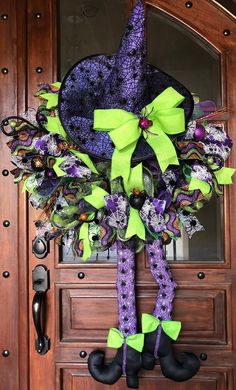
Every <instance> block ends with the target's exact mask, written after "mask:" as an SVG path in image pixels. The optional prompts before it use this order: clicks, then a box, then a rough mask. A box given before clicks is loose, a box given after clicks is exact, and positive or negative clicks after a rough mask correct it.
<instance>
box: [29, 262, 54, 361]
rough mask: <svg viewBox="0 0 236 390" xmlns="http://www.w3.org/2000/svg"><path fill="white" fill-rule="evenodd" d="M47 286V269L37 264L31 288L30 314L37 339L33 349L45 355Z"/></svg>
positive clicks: (47, 340) (47, 344)
mask: <svg viewBox="0 0 236 390" xmlns="http://www.w3.org/2000/svg"><path fill="white" fill-rule="evenodd" d="M48 288H49V278H48V270H47V268H46V267H45V266H43V265H38V266H37V267H35V269H34V271H33V289H34V290H35V295H34V298H33V302H32V314H33V321H34V326H35V330H36V332H37V339H36V341H35V349H36V351H37V352H38V353H39V354H40V355H45V354H46V353H47V352H48V351H49V348H50V339H49V338H48V336H47V335H45V334H44V332H45V303H46V293H47V290H48Z"/></svg>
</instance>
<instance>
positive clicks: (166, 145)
mask: <svg viewBox="0 0 236 390" xmlns="http://www.w3.org/2000/svg"><path fill="white" fill-rule="evenodd" d="M150 131H152V128H151V129H150ZM147 142H148V143H149V145H150V146H151V148H152V149H153V150H154V152H155V155H156V158H157V161H158V163H159V165H160V168H161V170H162V172H165V170H166V169H167V168H168V166H169V165H179V160H178V157H177V154H176V150H175V147H174V145H173V143H172V142H171V140H170V138H169V137H168V135H166V134H165V133H164V132H163V131H162V130H157V129H156V130H155V135H154V134H151V133H148V137H147Z"/></svg>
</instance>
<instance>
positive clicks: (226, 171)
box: [214, 168, 236, 185]
mask: <svg viewBox="0 0 236 390" xmlns="http://www.w3.org/2000/svg"><path fill="white" fill-rule="evenodd" d="M235 171H236V169H235V168H221V169H220V170H219V171H215V172H214V174H215V177H216V180H217V181H218V183H219V184H220V185H224V184H232V183H233V181H232V176H233V174H234V173H235Z"/></svg>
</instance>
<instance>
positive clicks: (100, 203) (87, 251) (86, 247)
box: [79, 185, 109, 261]
mask: <svg viewBox="0 0 236 390" xmlns="http://www.w3.org/2000/svg"><path fill="white" fill-rule="evenodd" d="M107 195H109V194H108V192H106V191H105V190H103V189H102V188H101V187H98V186H96V185H92V193H91V194H90V195H86V196H84V197H83V198H84V200H86V202H88V203H89V204H91V205H92V206H93V207H95V209H97V210H98V209H101V208H102V207H104V206H105V201H104V197H105V196H107ZM79 240H82V241H83V256H82V260H84V261H85V260H88V259H89V258H90V256H91V254H92V250H91V245H90V241H89V224H88V223H83V224H82V225H81V227H80V231H79Z"/></svg>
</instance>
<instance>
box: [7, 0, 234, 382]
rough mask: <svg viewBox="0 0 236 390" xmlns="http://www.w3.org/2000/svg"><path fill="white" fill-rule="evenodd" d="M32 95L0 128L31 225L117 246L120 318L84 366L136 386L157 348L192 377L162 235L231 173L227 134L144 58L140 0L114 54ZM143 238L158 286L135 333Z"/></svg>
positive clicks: (195, 365) (191, 214)
mask: <svg viewBox="0 0 236 390" xmlns="http://www.w3.org/2000/svg"><path fill="white" fill-rule="evenodd" d="M36 96H37V97H38V98H39V101H40V104H39V108H38V111H37V113H36V118H35V122H34V123H30V122H29V121H28V120H26V119H24V118H21V117H17V116H12V117H8V118H6V119H5V120H4V121H3V122H2V124H1V128H2V131H3V132H4V133H5V134H6V135H7V136H9V137H10V140H9V142H8V146H9V147H10V149H11V156H12V157H11V159H12V162H13V164H14V165H15V169H14V170H13V171H12V173H13V175H14V181H15V183H18V182H20V181H21V180H23V181H24V190H27V191H28V192H29V193H30V197H29V199H30V202H31V204H32V206H33V207H35V208H36V209H42V217H41V218H40V220H37V221H36V222H35V225H36V229H37V236H38V237H40V238H43V239H44V240H46V241H48V240H51V239H53V238H58V239H60V240H61V241H62V242H63V244H64V245H65V246H67V247H68V248H69V247H72V248H73V252H74V254H75V256H79V257H81V258H82V259H83V260H84V261H86V260H87V259H88V258H89V257H90V256H91V254H92V253H93V252H94V251H96V252H97V251H98V250H100V251H103V250H106V249H107V248H109V247H111V246H114V245H116V247H117V296H118V317H119V321H118V323H119V325H118V329H116V328H112V329H110V331H109V334H108V342H107V344H108V347H112V348H117V354H116V356H115V358H114V360H113V361H112V363H111V364H110V365H108V364H105V362H104V352H103V351H94V352H92V353H91V354H90V356H89V360H88V367H89V371H90V373H91V375H92V376H93V377H94V378H95V379H96V380H97V381H99V382H102V383H104V384H110V385H111V384H113V383H115V382H116V381H117V380H118V379H119V378H120V377H121V375H122V373H124V374H126V380H127V386H128V387H130V388H138V372H139V370H140V369H141V368H145V369H153V368H154V365H155V362H156V359H157V358H158V359H159V362H160V366H161V370H162V373H163V375H164V376H166V377H167V378H170V379H172V380H175V381H185V380H187V379H189V378H191V377H192V376H194V375H195V374H196V372H197V371H198V369H199V365H200V364H199V360H198V358H197V357H196V356H195V355H194V354H193V353H189V352H187V353H185V354H184V356H183V359H182V361H181V362H179V361H178V360H177V359H176V358H175V356H174V352H173V345H172V343H173V341H174V340H176V339H177V338H178V335H179V332H180V329H181V323H180V322H179V321H174V320H172V307H173V301H174V297H175V289H176V283H175V281H174V280H173V278H172V276H171V271H170V267H169V264H168V262H167V261H166V256H165V251H164V246H165V245H166V244H168V243H169V242H170V241H171V240H175V239H177V238H178V237H180V236H181V227H183V228H184V229H185V230H186V231H187V234H188V236H189V237H190V238H191V237H192V235H193V234H194V233H195V232H197V231H200V230H203V226H202V225H201V224H200V222H199V221H198V219H197V217H196V216H195V213H196V212H197V211H198V210H199V209H200V208H201V207H202V206H203V205H204V204H205V202H206V201H208V200H209V199H210V198H211V196H212V194H213V192H215V193H216V194H217V195H221V194H222V185H224V184H230V183H232V175H233V173H234V171H235V169H232V168H226V167H224V162H225V160H226V159H227V158H228V156H229V154H230V151H231V148H232V141H231V139H230V138H229V137H228V135H227V134H226V132H225V131H224V129H223V128H222V127H220V126H216V125H214V124H210V123H208V122H207V121H206V120H205V118H204V114H205V112H204V103H202V105H201V103H200V104H195V107H194V103H193V98H192V95H191V93H190V92H189V91H188V90H187V89H186V88H185V87H184V86H183V85H182V84H181V83H179V82H178V81H177V80H175V79H173V78H172V77H171V76H169V75H167V74H166V73H164V72H163V71H161V70H160V69H157V68H156V67H154V66H152V65H149V64H147V62H146V42H145V14H144V5H143V2H142V1H141V0H138V1H137V3H136V5H135V7H134V8H133V11H132V14H131V16H130V18H129V21H128V24H127V27H126V29H125V32H124V35H123V37H122V40H121V44H120V47H119V50H118V52H117V53H116V55H114V56H108V55H96V56H91V57H88V58H86V59H83V60H82V61H80V62H78V63H77V64H75V65H74V66H73V67H72V69H70V70H69V72H68V73H67V75H66V76H65V78H64V80H63V82H62V83H58V82H57V83H53V84H43V85H41V86H40V89H39V91H38V92H37V93H36ZM193 109H194V112H193ZM199 111H200V118H199V119H196V116H199ZM196 113H197V114H198V115H196ZM7 127H8V129H9V127H10V131H9V130H8V131H7V130H6V128H7ZM143 248H145V250H146V252H147V255H148V259H149V262H150V270H151V273H152V276H153V278H154V279H155V281H156V282H157V284H158V285H159V289H158V292H157V298H156V304H155V307H154V310H153V313H151V314H150V313H144V314H142V321H141V322H142V332H141V333H138V331H137V315H136V303H135V253H137V252H139V251H141V250H142V249H143Z"/></svg>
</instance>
